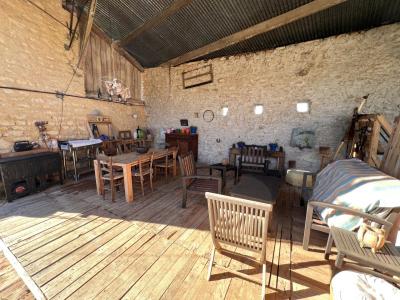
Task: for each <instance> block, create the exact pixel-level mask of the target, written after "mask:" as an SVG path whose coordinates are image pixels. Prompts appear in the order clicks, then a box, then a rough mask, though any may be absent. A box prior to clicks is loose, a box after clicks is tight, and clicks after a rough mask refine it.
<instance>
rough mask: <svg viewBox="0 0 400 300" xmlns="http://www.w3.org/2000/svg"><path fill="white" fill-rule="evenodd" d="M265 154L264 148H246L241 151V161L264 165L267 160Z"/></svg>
mask: <svg viewBox="0 0 400 300" xmlns="http://www.w3.org/2000/svg"><path fill="white" fill-rule="evenodd" d="M264 152H265V149H264V148H263V147H256V146H246V147H244V148H242V150H241V155H240V157H241V158H240V159H241V161H242V163H252V164H263V163H264V162H265V159H266V158H265V153H264Z"/></svg>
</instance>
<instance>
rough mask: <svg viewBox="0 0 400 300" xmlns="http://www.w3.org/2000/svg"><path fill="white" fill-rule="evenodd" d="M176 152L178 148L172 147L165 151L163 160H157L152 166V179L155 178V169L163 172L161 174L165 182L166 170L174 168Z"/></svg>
mask: <svg viewBox="0 0 400 300" xmlns="http://www.w3.org/2000/svg"><path fill="white" fill-rule="evenodd" d="M178 151H179V150H178V147H172V148H169V149H168V150H167V151H166V156H165V158H162V159H160V160H158V161H157V162H156V163H155V164H154V177H156V176H157V169H161V170H163V173H164V174H165V180H167V178H168V170H169V169H172V170H174V166H175V165H176V158H177V155H178ZM173 176H176V174H173Z"/></svg>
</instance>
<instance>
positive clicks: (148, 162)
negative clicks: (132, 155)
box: [132, 153, 153, 196]
mask: <svg viewBox="0 0 400 300" xmlns="http://www.w3.org/2000/svg"><path fill="white" fill-rule="evenodd" d="M132 176H133V179H134V180H135V178H139V180H140V186H141V189H142V195H143V196H144V181H145V180H144V179H145V176H149V183H150V189H151V191H153V153H151V154H146V155H143V156H142V157H141V158H140V160H139V162H138V165H137V166H136V168H135V169H133V170H132Z"/></svg>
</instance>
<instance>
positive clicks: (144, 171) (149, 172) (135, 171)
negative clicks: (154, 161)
mask: <svg viewBox="0 0 400 300" xmlns="http://www.w3.org/2000/svg"><path fill="white" fill-rule="evenodd" d="M148 174H153V169H143V170H142V175H148ZM132 176H140V171H139V169H135V170H133V172H132Z"/></svg>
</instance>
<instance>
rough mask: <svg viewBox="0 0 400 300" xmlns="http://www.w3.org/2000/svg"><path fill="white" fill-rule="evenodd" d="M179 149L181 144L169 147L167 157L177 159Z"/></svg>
mask: <svg viewBox="0 0 400 300" xmlns="http://www.w3.org/2000/svg"><path fill="white" fill-rule="evenodd" d="M178 151H179V146H174V147H170V148H168V155H167V159H173V160H176V158H177V156H178Z"/></svg>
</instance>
